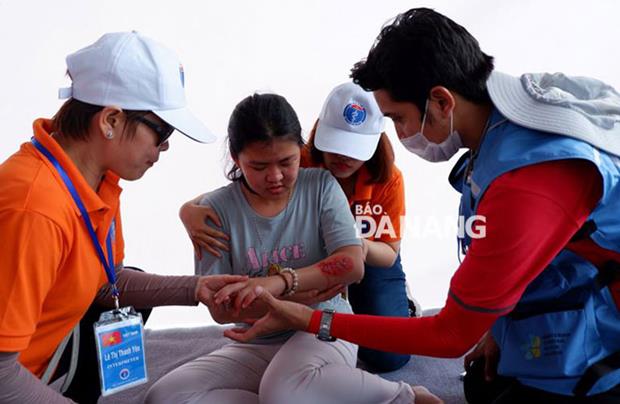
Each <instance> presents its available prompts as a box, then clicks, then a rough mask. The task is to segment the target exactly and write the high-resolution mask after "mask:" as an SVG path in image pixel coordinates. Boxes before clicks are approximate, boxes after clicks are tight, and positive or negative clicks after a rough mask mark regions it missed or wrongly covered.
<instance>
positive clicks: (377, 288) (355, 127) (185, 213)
mask: <svg viewBox="0 0 620 404" xmlns="http://www.w3.org/2000/svg"><path fill="white" fill-rule="evenodd" d="M383 127H384V125H383V114H382V113H381V111H380V110H379V107H378V106H377V103H376V101H375V99H374V97H373V96H372V93H369V92H366V91H364V90H363V89H362V88H361V87H359V86H358V85H356V84H354V83H345V84H341V85H339V86H337V87H335V88H334V89H333V90H332V91H331V92H330V94H329V95H328V97H327V98H326V100H325V103H324V105H323V108H322V110H321V113H320V116H319V119H318V121H317V122H316V124H315V126H314V128H313V129H312V132H311V133H310V138H309V141H308V144H307V145H306V147H304V148H303V149H302V155H301V165H302V167H322V168H326V169H328V170H329V171H330V172H331V174H332V175H333V176H334V177H336V179H337V181H338V183H339V184H340V186H341V187H342V189H343V191H344V192H345V195H346V196H347V199H348V202H349V206H350V207H351V211H352V213H353V215H354V216H355V218H356V225H357V227H358V230H359V234H360V235H361V236H362V240H363V253H364V263H365V265H364V278H363V279H362V281H361V282H360V283H356V284H352V285H350V286H349V289H348V296H349V300H350V302H351V306H352V307H353V311H354V312H355V313H357V314H374V315H380V316H399V317H405V316H409V314H410V307H411V309H412V310H413V311H415V310H416V307H415V304H414V303H413V302H410V301H408V299H407V290H406V284H405V274H404V272H403V269H402V265H401V261H400V252H399V249H400V240H401V237H402V235H401V223H402V220H403V219H404V214H405V193H404V183H403V177H402V174H401V172H400V170H399V169H398V168H397V167H396V166H395V165H394V151H393V150H392V145H391V144H390V141H389V140H388V138H387V135H386V134H385V133H383ZM196 202H197V201H196V200H193V201H190V202H188V203H186V204H185V205H184V206H183V207H182V208H181V212H180V216H181V218H182V220H183V222H184V224H185V226H186V228H187V230H188V233H189V234H190V235H191V238H192V241H193V242H194V245H196V246H202V247H204V248H205V249H207V251H209V252H211V253H214V254H219V252H218V251H217V250H216V249H217V248H222V249H227V248H228V247H227V246H226V244H225V242H222V241H220V240H218V238H220V239H222V238H224V234H223V233H221V232H219V231H218V230H217V229H215V228H211V227H209V226H208V225H207V224H206V223H205V216H207V217H209V218H211V219H212V220H214V221H216V220H219V219H218V218H217V215H216V214H215V212H213V211H212V210H211V209H210V208H209V207H200V206H198V205H196ZM197 252H198V253H200V250H199V249H197ZM417 311H418V312H417V313H415V315H418V316H419V315H420V313H419V311H420V309H419V307H418V308H417ZM358 356H359V358H360V359H362V360H363V361H364V363H365V364H366V365H367V367H368V368H369V369H371V370H373V371H378V372H390V371H393V370H396V369H399V368H401V367H402V366H404V365H405V364H406V363H407V362H408V361H409V359H410V355H406V354H398V353H392V352H385V351H377V350H372V349H367V348H360V350H359V353H358Z"/></svg>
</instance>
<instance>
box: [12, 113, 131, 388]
mask: <svg viewBox="0 0 620 404" xmlns="http://www.w3.org/2000/svg"><path fill="white" fill-rule="evenodd" d="M33 126H34V136H35V138H36V139H37V140H38V141H39V142H40V143H41V144H42V145H43V146H44V147H45V148H46V149H47V150H49V152H50V153H51V154H52V155H53V156H54V157H55V158H56V159H57V160H58V161H59V163H60V165H61V166H62V167H63V168H64V169H65V171H66V172H67V174H68V175H69V178H70V179H71V180H72V182H73V184H74V186H75V188H76V189H77V191H78V193H79V195H80V197H81V198H82V201H83V203H84V206H85V207H86V210H87V211H88V213H89V215H90V218H91V221H92V224H93V227H94V229H95V231H96V233H97V237H98V239H99V242H100V243H101V245H102V246H103V250H104V252H106V257H107V251H106V246H105V239H106V236H107V232H108V229H109V228H110V225H111V223H112V221H113V220H114V219H115V224H116V225H115V231H114V234H115V236H114V242H113V250H114V251H113V254H114V260H115V263H116V264H119V263H121V262H122V260H123V247H124V246H123V237H122V231H121V222H120V215H119V196H120V193H121V188H120V187H119V186H118V180H119V178H118V176H116V175H115V174H113V173H110V172H108V173H107V174H106V176H105V179H104V180H103V182H102V183H101V186H100V187H99V190H98V192H95V191H94V190H93V189H92V188H91V187H90V186H89V185H88V183H87V182H86V180H85V179H84V178H83V177H82V175H81V174H80V172H79V170H78V169H77V167H76V166H75V165H74V164H73V162H72V161H71V159H70V158H69V156H68V155H67V154H66V153H65V152H64V151H63V149H62V148H61V147H60V145H58V143H56V141H55V140H54V139H53V138H52V137H51V136H50V135H49V131H50V128H51V122H50V121H49V120H45V119H38V120H36V121H35V122H34V125H33ZM0 184H2V185H1V187H0V257H1V258H0V277H1V279H2V282H0V296H2V299H1V300H0V351H2V352H20V355H19V361H20V362H21V363H22V364H23V365H24V366H25V367H26V368H28V369H29V370H30V371H31V372H32V373H34V374H35V375H37V376H41V375H42V373H43V372H44V371H45V368H46V367H47V363H48V362H49V360H50V358H51V356H52V355H53V353H54V351H55V350H56V348H57V346H58V344H59V343H60V342H61V341H62V339H63V338H64V337H65V335H67V334H68V333H69V332H70V331H71V329H72V328H73V327H74V326H75V325H76V324H77V323H78V322H79V321H80V319H81V317H82V316H83V315H84V313H85V312H86V310H87V309H88V307H89V305H90V304H91V303H92V302H93V300H94V298H95V294H96V293H97V291H98V290H99V289H100V288H101V286H103V285H104V284H105V283H106V282H107V277H106V275H105V270H104V268H103V265H102V263H101V262H100V261H99V257H98V255H97V253H96V251H95V248H94V246H93V243H92V241H91V238H90V236H89V234H88V230H87V229H86V226H85V224H84V222H83V220H82V217H81V214H80V211H79V210H78V208H77V205H76V204H75V202H74V201H73V198H72V197H71V194H70V193H69V191H68V190H67V188H66V186H65V184H64V182H63V181H62V179H61V177H60V175H59V174H58V172H57V171H56V169H55V168H54V167H53V166H52V164H51V163H50V162H49V160H48V159H47V158H46V157H45V156H43V155H42V154H41V153H40V152H39V151H38V150H37V149H36V148H35V146H34V145H33V144H32V143H31V142H28V143H24V144H23V145H22V146H21V148H20V150H19V151H18V152H17V153H15V154H13V155H12V156H10V157H9V158H8V159H7V160H6V161H5V162H4V163H2V164H1V165H0Z"/></svg>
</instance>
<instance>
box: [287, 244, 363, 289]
mask: <svg viewBox="0 0 620 404" xmlns="http://www.w3.org/2000/svg"><path fill="white" fill-rule="evenodd" d="M297 274H298V276H299V289H298V290H299V291H307V290H312V289H318V290H324V289H328V288H330V287H332V286H335V285H339V284H341V285H348V284H351V283H353V282H357V281H359V280H361V279H362V278H363V277H364V262H363V260H362V249H361V247H357V246H353V247H345V248H342V249H340V250H339V252H336V253H334V254H332V255H330V256H329V257H327V258H325V259H324V260H321V261H319V262H317V263H316V264H314V265H310V266H308V267H305V268H300V269H298V270H297Z"/></svg>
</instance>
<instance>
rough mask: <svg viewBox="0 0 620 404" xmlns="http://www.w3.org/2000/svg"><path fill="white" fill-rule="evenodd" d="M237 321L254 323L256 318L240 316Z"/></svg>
mask: <svg viewBox="0 0 620 404" xmlns="http://www.w3.org/2000/svg"><path fill="white" fill-rule="evenodd" d="M239 321H241V322H242V323H246V324H250V325H254V324H255V323H256V322H257V321H258V319H256V318H242V319H240V320H239Z"/></svg>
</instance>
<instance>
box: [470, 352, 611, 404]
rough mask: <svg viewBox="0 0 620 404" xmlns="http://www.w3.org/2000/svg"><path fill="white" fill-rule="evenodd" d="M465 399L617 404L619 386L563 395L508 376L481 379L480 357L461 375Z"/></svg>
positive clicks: (492, 403)
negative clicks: (574, 394) (486, 379)
mask: <svg viewBox="0 0 620 404" xmlns="http://www.w3.org/2000/svg"><path fill="white" fill-rule="evenodd" d="M463 382H464V389H465V398H466V399H467V402H468V403H469V404H517V403H519V404H522V403H526V404H539V403H540V404H612V403H614V404H618V403H620V385H617V386H616V387H614V388H613V389H611V390H608V391H606V392H605V393H601V394H596V395H593V396H588V397H574V396H565V395H562V394H555V393H550V392H547V391H544V390H539V389H535V388H533V387H528V386H525V385H523V384H521V383H519V382H518V381H517V380H516V379H514V378H511V377H502V376H496V377H495V379H493V380H492V381H491V382H487V381H485V380H484V358H481V359H479V360H476V361H474V363H473V364H472V367H471V369H470V370H469V371H468V372H467V374H466V375H465V379H464V380H463Z"/></svg>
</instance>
